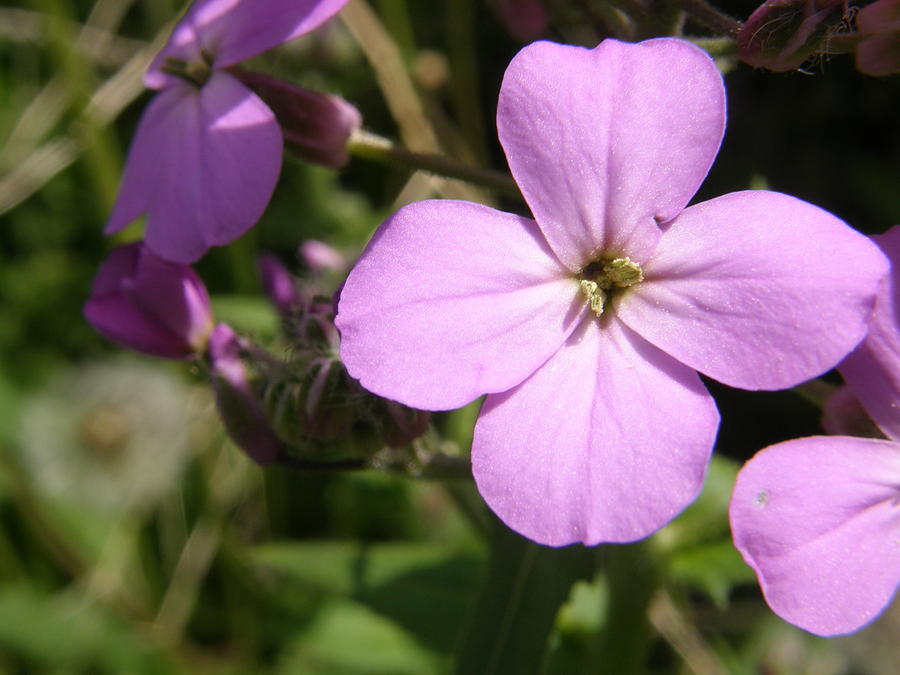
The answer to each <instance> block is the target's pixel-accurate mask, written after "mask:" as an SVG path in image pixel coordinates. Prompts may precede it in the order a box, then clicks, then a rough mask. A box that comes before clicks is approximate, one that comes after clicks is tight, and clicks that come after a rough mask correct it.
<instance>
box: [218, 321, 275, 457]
mask: <svg viewBox="0 0 900 675" xmlns="http://www.w3.org/2000/svg"><path fill="white" fill-rule="evenodd" d="M243 352H244V348H243V346H242V345H241V340H240V338H239V337H238V336H237V335H236V334H235V332H234V331H233V330H232V329H231V327H229V326H227V325H225V324H223V323H220V324H219V325H218V326H216V327H215V329H214V330H213V332H212V335H210V336H209V349H208V352H207V356H208V358H209V368H210V374H211V376H212V384H213V389H214V390H215V392H216V406H217V407H218V409H219V414H220V416H221V417H222V423H223V424H224V425H225V429H226V431H227V432H228V435H229V436H230V437H231V440H233V441H234V442H235V444H236V445H237V446H238V447H239V448H241V450H243V451H244V452H245V453H246V454H247V456H248V457H250V459H252V460H253V461H254V462H256V463H257V464H263V465H264V464H271V463H273V462H275V461H277V460H278V458H279V457H280V456H281V455H282V452H283V445H282V442H281V440H280V439H279V438H278V436H277V435H276V434H275V431H274V430H273V429H272V425H271V423H270V422H269V418H268V416H267V415H266V411H265V408H264V407H263V405H262V402H261V401H260V398H259V396H258V395H257V393H256V392H255V391H254V389H253V384H252V382H251V381H250V374H249V373H248V372H247V367H246V366H245V365H244V362H243V359H242V357H243Z"/></svg>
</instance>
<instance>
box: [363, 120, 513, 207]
mask: <svg viewBox="0 0 900 675" xmlns="http://www.w3.org/2000/svg"><path fill="white" fill-rule="evenodd" d="M347 151H348V152H349V153H350V154H351V155H354V156H356V157H361V158H363V159H368V160H372V161H375V162H381V163H383V164H390V165H392V166H399V167H403V168H409V169H421V170H423V171H429V172H431V173H435V174H438V175H441V176H445V177H447V178H456V179H458V180H463V181H468V182H470V183H476V184H478V185H482V186H484V187H487V188H490V189H492V190H496V191H497V192H499V193H501V194H503V195H506V196H508V197H515V198H516V199H521V198H522V196H521V193H520V192H519V189H518V188H517V187H516V184H515V183H514V182H513V180H512V178H510V177H509V176H507V175H506V174H504V173H500V172H498V171H493V170H491V169H483V168H481V167H477V166H472V165H471V164H463V163H462V162H457V161H456V160H453V159H450V158H449V157H445V156H443V155H432V154H424V153H418V152H412V151H411V150H407V149H406V148H404V147H403V146H402V145H399V144H397V143H394V142H393V141H391V140H390V139H388V138H384V137H383V136H379V135H377V134H373V133H371V132H369V131H365V130H363V129H359V130H357V131H355V132H354V133H353V134H352V135H351V136H350V140H349V141H347Z"/></svg>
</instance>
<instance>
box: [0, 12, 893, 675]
mask: <svg viewBox="0 0 900 675" xmlns="http://www.w3.org/2000/svg"><path fill="white" fill-rule="evenodd" d="M351 4H355V5H359V4H360V3H359V2H354V3H351ZM545 5H546V7H547V8H548V9H549V10H550V24H549V27H548V28H547V29H546V32H545V33H544V35H545V36H546V37H548V38H550V39H554V40H556V41H561V42H569V43H573V44H583V45H587V46H593V45H595V44H596V43H597V41H598V40H599V39H601V38H603V37H605V35H604V29H605V27H606V25H607V24H605V23H604V21H603V20H601V19H602V17H603V16H604V15H603V13H602V11H603V8H604V7H607V5H606V3H603V2H594V1H592V0H571V1H568V0H548V1H547V2H546V3H545ZM369 6H370V7H371V8H372V9H373V10H374V11H375V16H376V18H377V21H378V22H379V25H380V26H382V27H383V28H384V32H383V33H382V32H373V31H372V29H371V26H368V25H367V24H361V23H360V22H359V20H358V18H356V19H354V18H348V15H347V13H346V12H345V14H344V15H343V16H342V17H339V18H338V19H336V20H333V21H331V22H330V23H329V24H327V25H326V26H325V27H324V28H323V29H321V30H319V31H317V32H315V33H314V34H312V35H308V36H305V37H303V38H301V39H299V40H297V41H295V42H292V43H290V44H288V45H284V46H283V47H281V48H279V49H277V50H274V51H273V52H270V53H268V54H265V55H263V56H262V57H259V58H257V59H255V60H254V61H253V62H251V63H250V64H249V67H252V68H254V69H256V70H259V71H262V72H266V73H269V74H272V75H274V76H277V77H281V78H283V79H286V80H289V81H292V82H294V83H297V84H300V85H302V86H305V87H309V88H312V89H317V90H321V91H328V92H333V93H337V94H339V95H341V96H343V97H344V98H346V99H347V100H349V101H351V102H352V103H353V104H354V105H356V106H357V107H358V108H359V109H360V111H361V112H362V114H363V118H364V126H365V127H366V128H367V129H369V130H371V131H374V132H376V133H379V134H381V135H384V136H388V137H391V138H398V139H403V140H404V141H405V142H406V143H407V144H408V145H410V146H411V147H415V146H416V145H417V144H418V145H420V146H421V144H422V143H423V142H424V141H423V140H422V138H421V137H417V136H416V132H415V124H412V123H411V121H410V120H409V119H405V118H403V117H398V116H396V112H395V111H396V110H398V109H402V108H403V105H402V104H403V103H404V102H406V103H409V101H410V100H414V101H415V102H417V104H418V107H417V108H416V110H418V113H417V114H419V115H421V117H422V120H421V121H422V123H423V124H424V125H425V127H424V128H426V129H428V133H429V134H431V135H433V138H436V139H437V143H438V146H439V148H441V149H443V151H444V152H446V153H447V154H449V155H451V156H454V157H456V158H457V159H459V160H461V161H466V162H470V163H475V164H479V165H482V166H485V167H491V168H494V169H497V170H505V163H504V160H503V156H502V152H501V151H500V148H499V145H498V143H497V141H496V134H495V131H494V122H493V119H494V114H495V106H496V98H497V92H498V89H499V83H500V80H501V78H502V75H503V71H504V69H505V67H506V64H507V63H508V62H509V60H510V59H511V58H512V56H513V55H514V54H515V53H516V51H517V50H518V49H519V48H521V46H522V45H523V43H524V42H523V40H522V39H521V37H517V36H516V30H515V28H514V27H513V30H510V26H509V24H508V22H507V23H504V21H503V20H501V19H502V13H499V12H498V11H497V6H496V4H495V3H491V2H488V1H487V0H435V1H434V2H419V1H417V0H377V1H376V0H373V1H372V2H370V5H369ZM718 7H719V8H720V9H722V10H723V11H725V12H726V13H729V14H730V15H732V16H734V17H736V18H739V19H744V18H746V17H747V16H748V15H749V14H750V13H751V12H752V11H753V9H754V8H755V4H754V3H753V2H748V1H744V2H736V1H731V2H727V3H723V4H720V5H718ZM183 8H184V3H182V2H177V1H175V0H96V1H95V0H22V1H20V2H8V1H6V0H3V1H2V2H0V672H3V673H6V672H8V673H141V674H142V673H180V672H185V673H186V672H190V673H204V672H209V673H229V672H234V673H245V672H262V673H348V674H363V673H365V674H368V673H384V674H394V673H411V674H417V673H442V672H451V671H454V670H455V671H457V672H468V673H481V672H486V673H501V672H538V671H540V672H550V673H577V672H585V673H588V672H627V670H623V669H620V666H621V664H622V663H627V662H628V661H627V659H628V657H627V655H626V656H621V658H622V659H624V661H621V662H619V661H616V659H617V658H620V657H617V656H615V653H616V652H617V650H620V651H628V650H632V652H634V651H635V650H636V651H638V652H641V653H643V654H644V657H643V662H644V667H645V668H646V669H647V670H648V671H650V672H659V673H686V672H705V673H715V672H727V673H815V674H816V675H820V674H829V673H835V674H837V673H856V672H859V673H896V672H900V657H898V650H896V648H895V646H896V643H895V640H896V637H897V635H900V632H898V631H900V610H898V608H894V610H892V611H889V612H887V613H886V614H885V615H884V616H883V617H882V619H880V620H879V621H878V622H876V623H875V624H874V625H872V626H870V627H868V628H866V629H864V630H863V631H861V632H860V633H859V634H857V635H855V636H851V637H846V638H838V639H833V640H823V639H819V638H815V637H812V636H810V635H808V634H806V633H804V632H803V631H801V630H799V629H796V628H793V627H791V626H789V625H787V624H785V623H784V622H782V621H780V620H779V619H777V618H776V617H775V616H774V615H772V614H771V612H769V611H768V610H767V608H766V607H765V605H764V603H763V602H762V600H761V596H760V594H759V591H758V588H757V586H756V583H755V580H754V577H753V574H752V572H751V571H750V570H749V568H747V567H746V566H745V565H744V564H743V562H742V561H741V559H740V555H739V554H738V553H737V552H736V551H734V549H733V548H732V547H731V544H730V539H729V535H728V525H727V516H726V506H727V500H728V495H729V490H730V486H731V482H732V481H733V477H734V474H735V472H736V471H737V468H738V467H739V466H740V463H741V462H742V461H744V460H745V459H747V458H749V457H750V456H752V454H753V453H754V452H755V451H757V450H758V449H760V448H762V447H763V446H765V445H767V444H769V443H772V442H776V441H779V440H783V439H786V438H790V437H797V436H802V435H809V434H815V433H821V428H820V426H819V414H820V413H819V409H818V407H817V406H816V405H815V403H814V402H813V401H812V400H811V399H810V396H809V395H808V392H807V394H806V395H800V394H798V393H796V392H780V393H763V394H760V393H752V394H751V393H748V392H740V391H735V390H731V389H729V388H727V387H724V386H722V385H717V384H711V385H710V387H711V390H712V391H713V394H714V395H715V396H716V399H717V401H718V403H719V405H720V409H721V412H722V418H723V426H722V429H721V432H720V436H719V442H718V444H717V454H718V459H717V460H716V462H715V463H714V465H713V470H712V472H711V476H710V479H709V481H708V484H707V488H706V490H705V492H704V495H703V497H702V498H701V500H700V501H699V502H698V503H697V504H696V505H695V506H693V507H691V509H689V511H688V512H686V513H685V514H684V515H683V516H682V517H681V518H679V519H678V520H677V521H676V522H675V523H673V524H672V525H670V526H669V527H668V528H666V529H665V530H663V531H662V532H660V533H659V534H657V535H656V536H654V537H653V538H651V539H650V540H648V541H647V542H642V543H640V544H637V545H632V546H610V547H599V548H597V549H591V550H585V549H583V548H580V547H574V548H571V549H564V550H551V549H542V548H541V547H538V546H535V545H533V544H530V543H528V542H525V541H524V540H521V539H520V538H518V537H517V536H515V535H513V534H512V533H509V532H508V531H506V530H505V529H504V528H502V526H500V525H499V524H498V523H496V522H495V521H494V520H493V519H492V517H491V516H490V515H489V514H488V513H487V511H486V510H485V509H483V507H482V505H481V503H480V501H479V498H478V496H477V493H476V492H475V491H474V488H473V486H472V485H471V483H470V482H467V481H457V482H450V483H430V482H426V481H414V480H410V479H406V478H402V477H397V476H394V475H391V474H388V473H384V472H377V471H364V472H343V473H341V472H325V471H318V472H316V471H298V470H292V469H285V468H270V469H266V470H262V469H260V468H259V467H258V466H256V465H255V464H253V463H252V462H250V461H249V460H248V459H247V458H246V457H244V456H243V455H242V454H241V453H240V451H238V450H237V449H236V448H235V447H234V446H233V445H232V444H231V443H230V441H228V439H227V438H226V436H225V434H224V432H223V430H222V428H221V425H220V423H219V421H218V418H217V416H216V411H215V407H214V405H213V400H212V396H211V393H210V390H209V387H208V382H207V380H206V377H205V375H203V374H202V373H201V372H200V370H199V369H198V368H197V367H196V366H192V365H191V364H188V363H169V362H163V361H159V360H153V359H150V358H143V357H139V356H135V355H131V354H128V353H125V352H124V351H123V350H121V349H118V348H116V347H115V346H113V345H111V344H109V343H107V342H106V341H104V340H103V339H102V338H101V337H100V336H98V335H97V334H96V333H95V332H94V331H93V330H92V329H91V327H90V326H89V325H88V324H87V323H86V322H85V321H84V320H83V318H82V315H81V308H82V306H83V304H84V301H85V300H86V298H87V296H88V293H89V290H90V285H91V281H92V279H93V276H94V274H95V272H96V269H97V266H98V265H99V264H100V262H101V261H102V260H103V259H104V258H105V257H106V255H107V254H108V252H109V250H110V249H111V247H112V246H113V245H114V244H116V243H121V242H123V241H126V240H127V239H128V238H134V237H135V236H136V233H135V232H134V231H128V232H126V233H124V234H123V235H122V236H121V237H119V238H116V239H114V240H113V241H110V240H108V239H107V238H105V237H104V236H103V235H102V229H103V226H104V224H105V221H106V218H107V216H108V214H109V211H110V208H111V206H112V204H113V201H114V199H115V195H116V190H117V187H118V182H119V179H120V176H121V171H122V166H123V162H124V158H125V156H126V153H127V149H128V145H129V142H130V138H131V136H132V134H133V132H134V129H135V127H136V125H137V122H138V120H139V118H140V114H141V112H142V109H143V107H144V106H145V104H146V103H147V101H148V100H149V98H150V93H149V92H148V91H147V90H145V89H144V88H143V85H142V83H141V75H142V73H143V71H144V69H145V68H146V66H147V64H148V62H149V59H150V58H152V56H153V54H154V53H155V51H156V50H158V49H159V48H160V47H161V45H162V44H163V42H164V40H165V38H166V37H167V35H168V31H169V30H170V29H171V26H172V25H173V22H174V20H176V18H177V16H178V15H179V14H180V12H181V11H183ZM352 16H353V17H358V14H353V15H352ZM598 17H600V18H598ZM687 30H688V32H689V33H693V34H697V35H703V34H704V32H703V29H702V28H701V27H699V26H693V25H691V24H689V25H688V28H687ZM358 35H364V36H365V40H364V42H365V43H366V44H365V45H363V47H364V48H362V47H361V43H360V41H359V40H358V39H357V37H355V36H358ZM721 64H722V65H723V67H725V68H727V69H728V72H727V75H726V86H727V90H728V101H729V126H728V130H727V133H726V137H725V142H724V145H723V149H722V151H721V153H720V156H719V157H720V159H719V161H718V162H717V163H716V164H715V166H714V167H713V169H712V172H711V173H710V176H709V178H708V180H707V182H706V183H705V184H704V186H703V187H702V188H701V191H700V193H699V194H698V197H697V199H698V200H699V199H706V198H708V197H712V196H715V195H719V194H722V193H725V192H730V191H734V190H740V189H746V188H749V187H756V188H758V187H768V188H770V189H773V190H778V191H782V192H786V193H789V194H792V195H795V196H798V197H800V198H802V199H805V200H808V201H810V202H813V203H815V204H818V205H820V206H822V207H824V208H825V209H828V210H830V211H832V212H833V213H835V214H837V215H838V216H839V217H841V218H843V219H844V220H846V221H847V222H849V223H851V224H852V225H853V226H854V227H856V228H858V229H859V230H861V231H863V232H866V233H877V232H882V231H884V230H886V229H888V228H889V227H890V226H892V225H894V224H897V223H898V222H900V189H898V186H900V125H898V123H897V110H898V105H900V78H898V77H897V76H893V77H887V78H871V77H865V76H863V75H860V74H859V73H858V72H856V70H855V68H854V63H853V59H852V57H849V56H834V57H830V58H818V59H817V60H816V61H815V62H814V63H812V64H810V65H809V66H808V67H805V68H804V70H803V71H802V72H799V71H798V72H790V73H785V74H775V73H769V72H766V71H762V70H754V69H752V68H751V67H749V66H746V65H743V64H739V63H734V62H731V63H729V62H728V59H725V60H723V61H722V62H721ZM398 82H400V83H401V84H397V83H398ZM403 82H411V83H412V84H413V86H414V88H413V89H411V90H409V91H407V90H406V89H405V88H404V87H403V86H402V83H403ZM410 92H412V93H410ZM410 97H412V98H410ZM392 111H394V112H392ZM415 121H416V122H418V121H419V120H415ZM419 149H429V148H427V147H420V148H419ZM450 194H453V195H457V194H462V195H463V196H466V197H467V198H470V199H478V200H482V201H487V202H489V203H492V204H494V205H498V206H501V207H504V208H508V209H521V207H520V206H519V205H517V204H515V203H514V202H509V203H508V202H506V201H504V199H503V198H502V197H500V196H497V195H492V194H490V193H489V192H485V191H483V190H482V189H480V188H479V189H474V188H471V187H468V186H464V185H461V184H459V183H453V182H447V181H441V180H435V179H433V178H431V177H428V176H425V175H423V174H419V173H411V172H410V171H408V170H405V169H402V168H385V167H384V166H381V165H377V164H374V163H371V162H367V161H365V160H358V159H355V160H353V161H352V162H351V163H350V164H349V165H348V166H347V167H346V168H344V169H343V170H341V171H337V172H336V171H331V170H328V169H324V168H319V167H316V166H312V165H309V164H304V163H302V162H300V161H298V160H294V159H292V158H290V157H289V156H286V158H285V164H284V168H283V172H282V176H281V180H280V183H279V185H278V188H277V190H276V193H275V196H274V198H273V201H272V203H271V204H270V206H269V208H268V210H267V211H266V213H265V215H264V217H263V219H262V221H261V223H260V224H259V226H258V227H256V228H254V229H253V230H252V231H251V232H250V233H249V234H248V235H246V236H245V237H244V238H242V239H241V240H240V241H238V242H237V243H235V244H233V245H231V246H228V247H226V248H221V249H213V250H212V251H211V252H210V254H209V255H207V256H206V257H205V258H204V259H203V260H202V261H201V262H200V264H199V265H198V266H197V269H198V272H199V273H200V274H201V276H202V277H203V279H204V280H205V282H206V283H207V285H208V287H209V289H210V293H211V294H212V296H213V305H214V310H215V313H216V316H217V318H218V319H219V320H223V321H227V322H229V323H230V324H231V325H232V326H234V327H235V329H236V330H239V331H240V332H241V333H242V334H245V335H248V336H250V337H252V338H253V339H254V340H255V341H256V342H257V343H259V344H261V345H263V346H265V347H267V348H269V349H270V350H272V351H273V352H274V353H282V352H284V350H285V349H287V348H288V345H286V344H285V343H284V341H283V338H281V337H280V336H279V330H278V327H279V323H278V317H277V314H276V312H275V310H274V309H273V308H272V307H270V305H269V303H268V301H267V300H266V299H265V297H264V296H263V294H262V293H261V285H260V280H259V277H258V274H257V271H256V270H257V264H256V260H257V256H258V255H259V254H260V253H261V252H264V251H265V252H271V253H274V254H276V255H277V256H279V258H280V259H281V260H282V261H283V262H284V263H285V264H286V265H287V266H288V267H289V268H290V269H291V270H292V271H295V272H298V273H299V272H300V266H299V264H298V259H297V247H298V245H299V244H300V243H301V242H302V241H304V240H306V239H319V240H322V241H325V242H327V243H329V244H331V245H332V246H334V247H336V248H337V249H339V250H340V251H342V252H344V253H345V254H346V255H347V256H349V257H350V258H351V259H352V258H353V256H355V255H356V253H358V252H359V250H361V248H362V246H363V245H364V244H365V242H366V240H367V239H368V237H369V236H370V234H371V233H372V232H373V231H374V229H375V228H376V227H377V226H378V224H379V223H380V222H381V221H382V220H383V218H384V217H385V216H387V215H388V214H389V213H391V212H392V210H393V209H395V208H396V207H397V206H398V205H399V204H402V203H405V202H408V201H412V200H414V199H421V198H425V197H428V196H435V195H440V196H446V195H450ZM338 281H339V280H334V283H335V287H336V284H337V283H338ZM830 381H832V382H837V380H835V379H832V380H830ZM476 414H477V405H476V406H470V407H469V408H467V409H464V410H462V411H457V412H453V413H447V414H442V415H438V416H436V417H435V422H434V423H435V426H436V428H437V429H438V430H439V431H440V433H441V435H442V437H444V438H447V439H449V440H452V441H453V442H455V443H457V444H458V445H459V446H460V447H461V448H463V449H465V448H467V446H468V444H469V442H470V435H471V428H472V424H473V423H474V419H475V415H476ZM598 566H603V567H604V568H605V569H607V570H608V576H604V575H602V574H597V573H596V572H595V570H596V569H597V568H598ZM616 570H618V572H616ZM616 574H619V575H620V576H618V577H616V576H615V575H616ZM614 578H617V579H619V580H621V579H625V580H626V583H624V584H611V583H610V581H609V579H614ZM630 615H633V616H630ZM617 663H618V664H620V666H617V665H616V664H617ZM509 664H518V665H517V666H516V667H515V669H513V670H511V669H510V666H509ZM621 668H624V666H621Z"/></svg>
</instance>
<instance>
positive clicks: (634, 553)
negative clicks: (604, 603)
mask: <svg viewBox="0 0 900 675" xmlns="http://www.w3.org/2000/svg"><path fill="white" fill-rule="evenodd" d="M602 555H603V558H604V562H605V569H606V575H607V580H608V585H609V605H608V609H607V616H606V627H605V630H604V632H603V636H602V637H601V649H600V651H599V654H600V663H599V664H598V666H599V668H600V672H601V673H609V674H610V675H631V674H632V673H635V674H637V673H642V672H644V669H645V666H646V664H645V663H644V660H645V658H646V656H647V651H648V649H647V647H648V645H649V643H650V639H651V637H652V634H653V631H652V628H651V626H650V619H649V608H650V602H651V600H652V599H653V596H654V594H655V593H656V589H657V587H658V586H659V583H660V570H659V568H658V563H657V561H656V559H655V558H654V551H653V550H652V549H651V548H649V547H648V546H647V545H646V544H643V543H637V544H629V545H615V544H610V545H607V546H605V547H603V550H602Z"/></svg>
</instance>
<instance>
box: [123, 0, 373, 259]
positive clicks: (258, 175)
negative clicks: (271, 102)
mask: <svg viewBox="0 0 900 675" xmlns="http://www.w3.org/2000/svg"><path fill="white" fill-rule="evenodd" d="M346 2H347V0H199V1H198V2H195V3H194V4H193V5H191V7H190V9H188V11H187V13H186V14H185V16H184V17H183V18H182V19H181V21H179V22H178V25H177V26H176V27H175V29H174V31H173V32H172V36H171V37H170V38H169V41H168V43H167V44H166V46H165V47H164V48H163V49H162V51H161V52H160V53H159V54H158V55H157V56H156V58H155V60H154V61H153V63H152V65H151V67H150V70H149V71H148V72H147V74H146V75H145V76H144V83H145V84H146V85H147V86H148V87H150V88H151V89H158V90H160V92H159V94H157V95H156V97H155V98H154V99H153V101H152V102H151V103H150V105H149V106H148V107H147V110H146V111H145V112H144V115H143V117H142V118H141V122H140V125H139V126H138V130H137V133H136V134H135V137H134V141H133V143H132V145H131V151H130V152H129V155H128V162H127V165H126V167H125V174H124V176H123V177H122V185H121V188H120V190H119V196H118V199H117V201H116V204H115V206H114V208H113V212H112V214H111V215H110V219H109V222H108V223H107V225H106V233H107V234H112V233H114V232H118V231H119V230H121V229H123V228H124V227H126V226H127V225H128V224H129V223H130V222H131V221H133V220H135V219H136V218H138V217H139V216H141V215H143V214H147V230H146V242H147V245H148V246H149V247H150V248H151V249H153V250H154V251H155V252H156V253H157V254H158V255H160V256H162V257H163V258H166V259H168V260H173V261H176V262H185V263H187V262H194V261H196V260H198V259H199V258H200V257H202V256H203V254H204V253H205V252H206V251H207V249H209V248H210V247H211V246H220V245H223V244H227V243H228V242H230V241H232V240H233V239H236V238H237V237H239V236H240V235H242V234H243V233H244V232H246V231H247V230H248V229H250V228H251V227H253V225H255V224H256V222H257V220H259V217H260V216H261V215H262V212H263V211H264V210H265V207H266V205H267V204H268V202H269V199H270V197H271V196H272V191H273V190H274V189H275V183H276V182H277V180H278V174H279V172H280V171H281V154H282V144H283V141H282V133H281V130H280V128H279V125H278V122H277V121H276V118H275V114H274V113H273V112H272V110H270V109H269V108H268V107H267V106H266V104H265V103H263V101H262V100H261V99H260V98H259V97H258V96H257V95H256V94H254V93H253V92H252V91H250V89H249V88H248V87H247V86H245V85H244V84H242V83H241V82H240V81H239V80H238V79H237V78H236V77H234V76H233V75H231V74H230V73H228V72H227V71H226V69H227V68H229V67H230V66H234V65H235V64H237V63H240V62H241V61H244V60H246V59H249V58H251V57H253V56H256V55H258V54H261V53H262V52H264V51H266V50H268V49H271V48H273V47H275V46H277V45H279V44H281V43H283V42H287V41H288V40H292V39H294V38H296V37H299V36H300V35H303V34H304V33H308V32H310V31H311V30H313V29H315V28H316V27H318V26H319V25H321V24H322V23H323V22H324V21H326V20H327V19H329V18H331V17H332V16H333V15H334V14H335V13H336V12H337V11H339V10H340V9H341V8H342V7H343V6H344V4H346ZM254 82H256V84H259V86H262V84H260V82H262V81H261V80H260V81H259V82H257V81H254ZM251 85H252V86H255V85H254V84H253V83H251ZM317 96H318V97H317V98H316V99H315V109H314V110H312V109H311V111H310V114H311V115H316V116H321V115H323V114H327V111H328V110H331V109H332V108H333V113H334V114H333V117H334V122H335V124H338V125H341V126H342V127H346V129H347V134H348V135H349V130H350V127H351V126H352V125H353V124H357V125H358V114H356V113H355V110H349V109H350V108H352V107H351V106H349V104H347V103H344V102H341V101H339V99H336V98H335V97H331V98H323V97H324V95H317ZM310 124H311V125H312V126H314V127H315V128H316V129H319V130H320V131H321V129H322V128H323V124H324V122H323V121H322V120H318V122H315V123H313V121H310ZM294 140H295V141H296V139H294ZM344 140H346V137H345V138H344ZM320 154H321V153H320Z"/></svg>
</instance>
